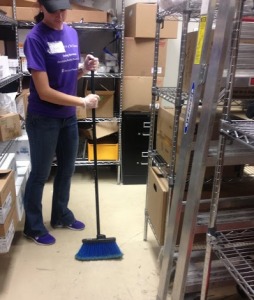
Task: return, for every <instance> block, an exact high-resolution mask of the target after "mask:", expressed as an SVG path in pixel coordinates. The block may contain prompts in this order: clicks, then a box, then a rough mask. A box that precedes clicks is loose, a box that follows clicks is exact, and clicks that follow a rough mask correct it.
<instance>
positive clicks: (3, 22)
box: [0, 11, 18, 26]
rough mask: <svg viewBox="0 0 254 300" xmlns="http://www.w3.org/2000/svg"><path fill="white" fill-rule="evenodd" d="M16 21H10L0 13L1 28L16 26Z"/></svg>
mask: <svg viewBox="0 0 254 300" xmlns="http://www.w3.org/2000/svg"><path fill="white" fill-rule="evenodd" d="M17 24H18V23H17V21H16V20H14V19H11V18H9V17H7V16H6V15H5V14H4V13H3V11H0V25H1V26H11V25H17Z"/></svg>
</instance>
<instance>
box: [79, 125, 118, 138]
mask: <svg viewBox="0 0 254 300" xmlns="http://www.w3.org/2000/svg"><path fill="white" fill-rule="evenodd" d="M116 132H118V123H115V122H101V123H96V137H97V139H100V138H102V137H105V136H108V135H111V134H113V133H116ZM79 136H80V137H85V138H87V139H89V140H93V130H92V128H86V129H85V128H79Z"/></svg>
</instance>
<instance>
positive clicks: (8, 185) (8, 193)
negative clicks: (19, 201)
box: [0, 170, 16, 236]
mask: <svg viewBox="0 0 254 300" xmlns="http://www.w3.org/2000/svg"><path fill="white" fill-rule="evenodd" d="M15 199H16V193H15V184H14V172H13V171H12V170H0V224H3V223H5V220H6V218H7V216H8V214H9V212H10V210H11V208H12V207H13V206H14V205H15ZM0 236H1V235H0Z"/></svg>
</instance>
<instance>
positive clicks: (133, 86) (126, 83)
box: [123, 76, 164, 111]
mask: <svg viewBox="0 0 254 300" xmlns="http://www.w3.org/2000/svg"><path fill="white" fill-rule="evenodd" d="M163 81H164V78H163V77H158V78H157V86H158V87H162V86H163ZM152 86H153V77H151V76H124V77H123V110H129V111H136V110H137V106H138V107H139V109H138V110H142V111H149V110H150V104H151V101H152ZM159 104H160V101H159Z"/></svg>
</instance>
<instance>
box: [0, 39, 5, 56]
mask: <svg viewBox="0 0 254 300" xmlns="http://www.w3.org/2000/svg"><path fill="white" fill-rule="evenodd" d="M0 55H5V43H4V41H2V40H0Z"/></svg>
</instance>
